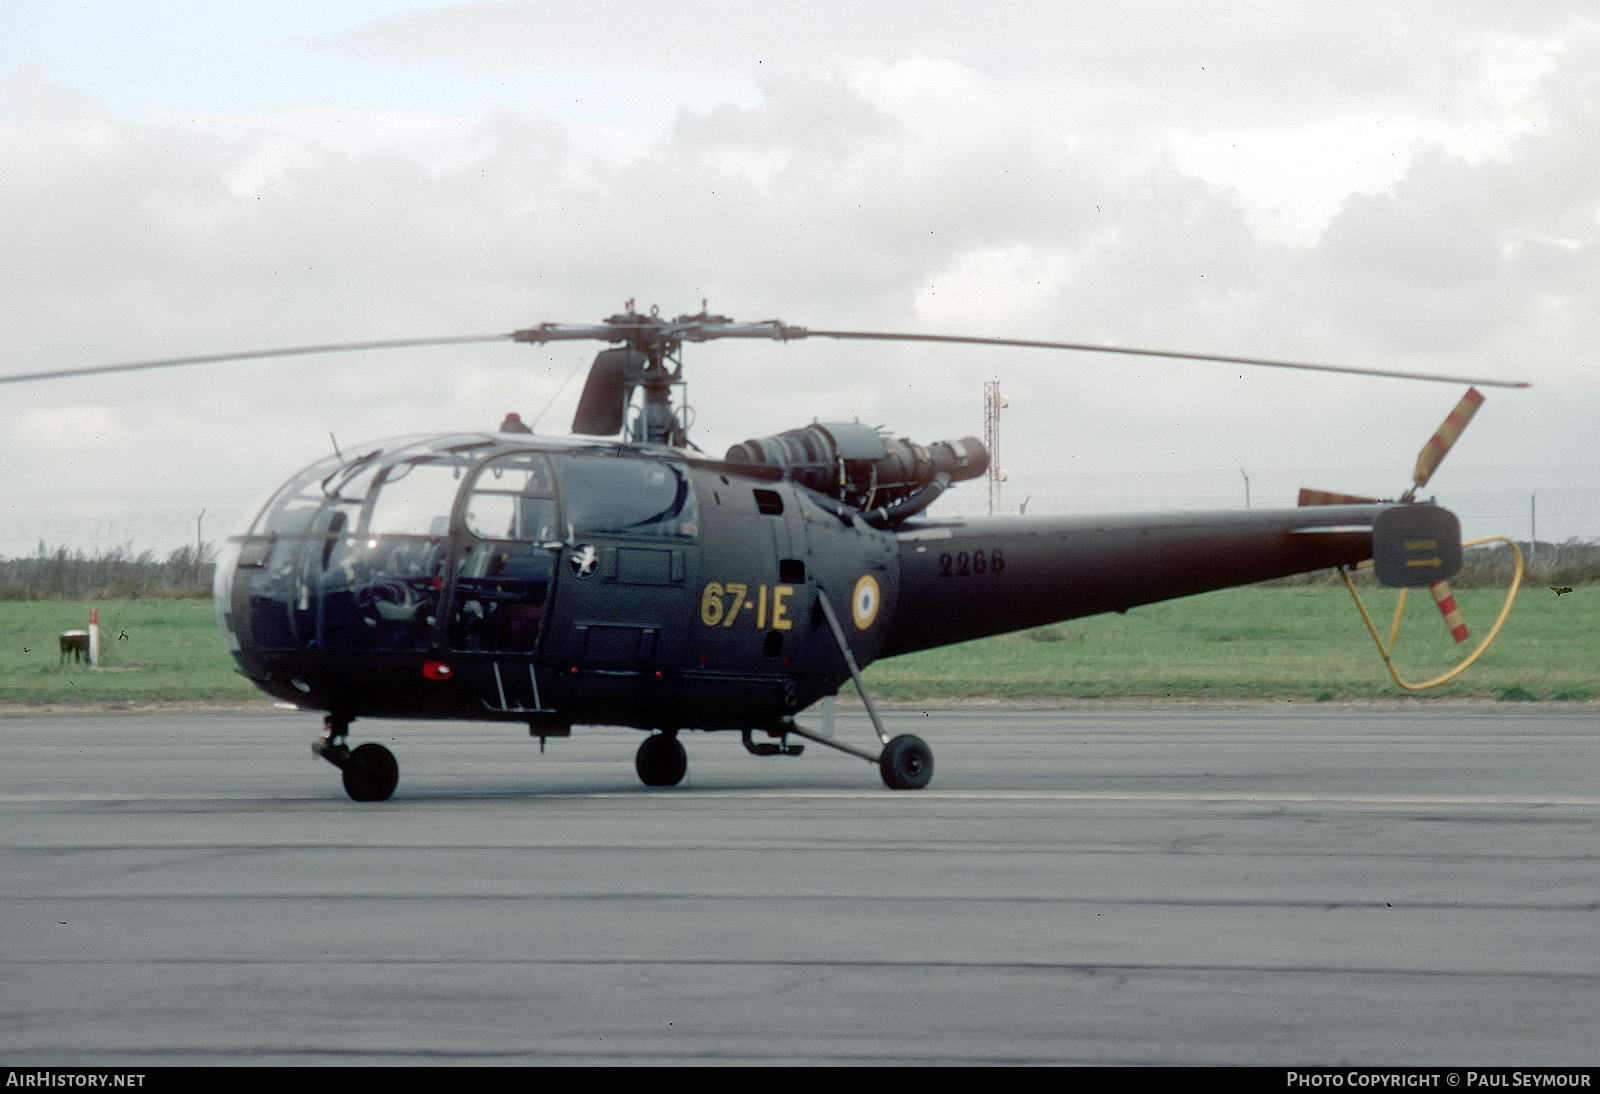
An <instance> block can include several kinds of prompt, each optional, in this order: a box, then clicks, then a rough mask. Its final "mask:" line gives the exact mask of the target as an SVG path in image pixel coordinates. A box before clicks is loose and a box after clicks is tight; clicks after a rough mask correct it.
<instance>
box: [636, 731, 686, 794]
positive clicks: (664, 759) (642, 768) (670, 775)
mask: <svg viewBox="0 0 1600 1094" xmlns="http://www.w3.org/2000/svg"><path fill="white" fill-rule="evenodd" d="M633 767H634V770H635V771H637V772H639V778H640V780H641V781H642V782H643V783H644V784H645V785H646V786H677V785H678V784H679V783H680V782H682V781H683V775H684V772H686V771H688V770H689V754H688V753H687V752H685V751H684V750H683V746H682V745H681V744H679V743H678V738H677V737H676V736H674V735H672V734H669V733H652V734H651V735H650V736H648V737H646V738H645V739H644V743H643V744H641V745H640V746H639V753H638V755H637V756H635V757H634V758H633Z"/></svg>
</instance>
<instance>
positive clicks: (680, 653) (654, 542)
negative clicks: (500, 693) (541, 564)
mask: <svg viewBox="0 0 1600 1094" xmlns="http://www.w3.org/2000/svg"><path fill="white" fill-rule="evenodd" d="M556 473H557V477H558V482H559V484H560V494H561V505H562V518H563V520H564V521H565V523H566V526H567V535H566V539H567V544H566V547H565V548H564V550H563V555H562V558H561V561H560V563H559V565H558V568H557V574H556V589H557V592H556V611H555V616H556V618H555V620H554V622H553V624H552V626H551V628H550V631H549V634H548V638H547V645H546V647H545V650H544V657H543V658H542V660H543V661H544V662H545V663H547V664H556V665H561V666H566V667H570V668H574V669H580V670H581V669H591V670H600V671H621V672H628V671H633V672H646V671H651V670H655V669H661V668H674V667H679V666H680V665H681V663H682V661H683V658H684V656H685V653H684V651H685V649H686V646H687V641H688V636H689V625H690V624H689V621H690V619H691V618H692V616H693V611H692V609H693V605H692V603H691V602H690V601H691V596H690V586H691V584H692V582H693V580H694V574H693V572H692V571H693V570H694V569H695V567H696V561H697V559H696V552H697V547H696V544H695V535H696V532H697V528H696V524H695V521H696V515H695V513H696V510H695V499H694V494H693V491H692V490H691V489H690V483H689V477H688V475H687V474H686V473H685V471H684V469H683V467H682V466H681V465H679V464H676V463H674V462H671V461H667V460H657V459H652V458H647V457H641V456H634V455H625V456H614V455H607V456H599V455H595V456H588V455H583V456H578V455H573V456H563V457H558V458H557V460H556Z"/></svg>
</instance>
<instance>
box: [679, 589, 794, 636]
mask: <svg viewBox="0 0 1600 1094" xmlns="http://www.w3.org/2000/svg"><path fill="white" fill-rule="evenodd" d="M755 594H756V595H755V596H754V598H752V597H751V596H750V586H749V585H746V584H744V583H743V582H738V581H730V582H728V583H727V584H723V583H722V582H720V581H712V582H708V583H707V584H706V587H705V591H704V592H702V593H701V594H700V622H702V623H704V624H705V625H706V626H708V627H717V626H721V627H731V626H733V625H734V623H735V622H736V621H737V620H738V618H739V616H740V615H741V614H744V616H745V618H746V620H747V621H749V622H750V623H751V624H753V625H754V626H755V628H756V629H757V630H763V631H764V630H767V629H768V628H770V629H772V630H775V631H786V630H788V629H790V628H791V627H793V626H794V620H792V619H790V618H789V615H788V612H789V604H788V600H789V597H791V596H793V595H794V586H793V585H773V586H770V587H769V586H767V585H757V586H756V587H755ZM747 608H748V609H750V610H749V611H748V612H746V609H747Z"/></svg>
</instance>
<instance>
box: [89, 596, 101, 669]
mask: <svg viewBox="0 0 1600 1094" xmlns="http://www.w3.org/2000/svg"><path fill="white" fill-rule="evenodd" d="M89 667H90V668H92V669H97V668H99V667H100V609H99V608H90V609H89Z"/></svg>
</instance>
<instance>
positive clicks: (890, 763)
mask: <svg viewBox="0 0 1600 1094" xmlns="http://www.w3.org/2000/svg"><path fill="white" fill-rule="evenodd" d="M878 770H879V771H880V772H881V773H882V774H883V782H884V785H885V786H887V787H888V788H889V789H890V790H921V789H922V788H923V787H925V786H927V785H928V782H929V780H931V779H932V778H933V749H931V748H929V747H928V746H927V745H925V744H923V743H922V738H921V737H913V736H912V735H911V734H909V733H905V734H902V735H901V736H899V737H896V738H895V739H894V740H892V741H890V742H889V743H888V744H886V745H884V746H883V752H882V753H881V754H880V755H879V756H878Z"/></svg>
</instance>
